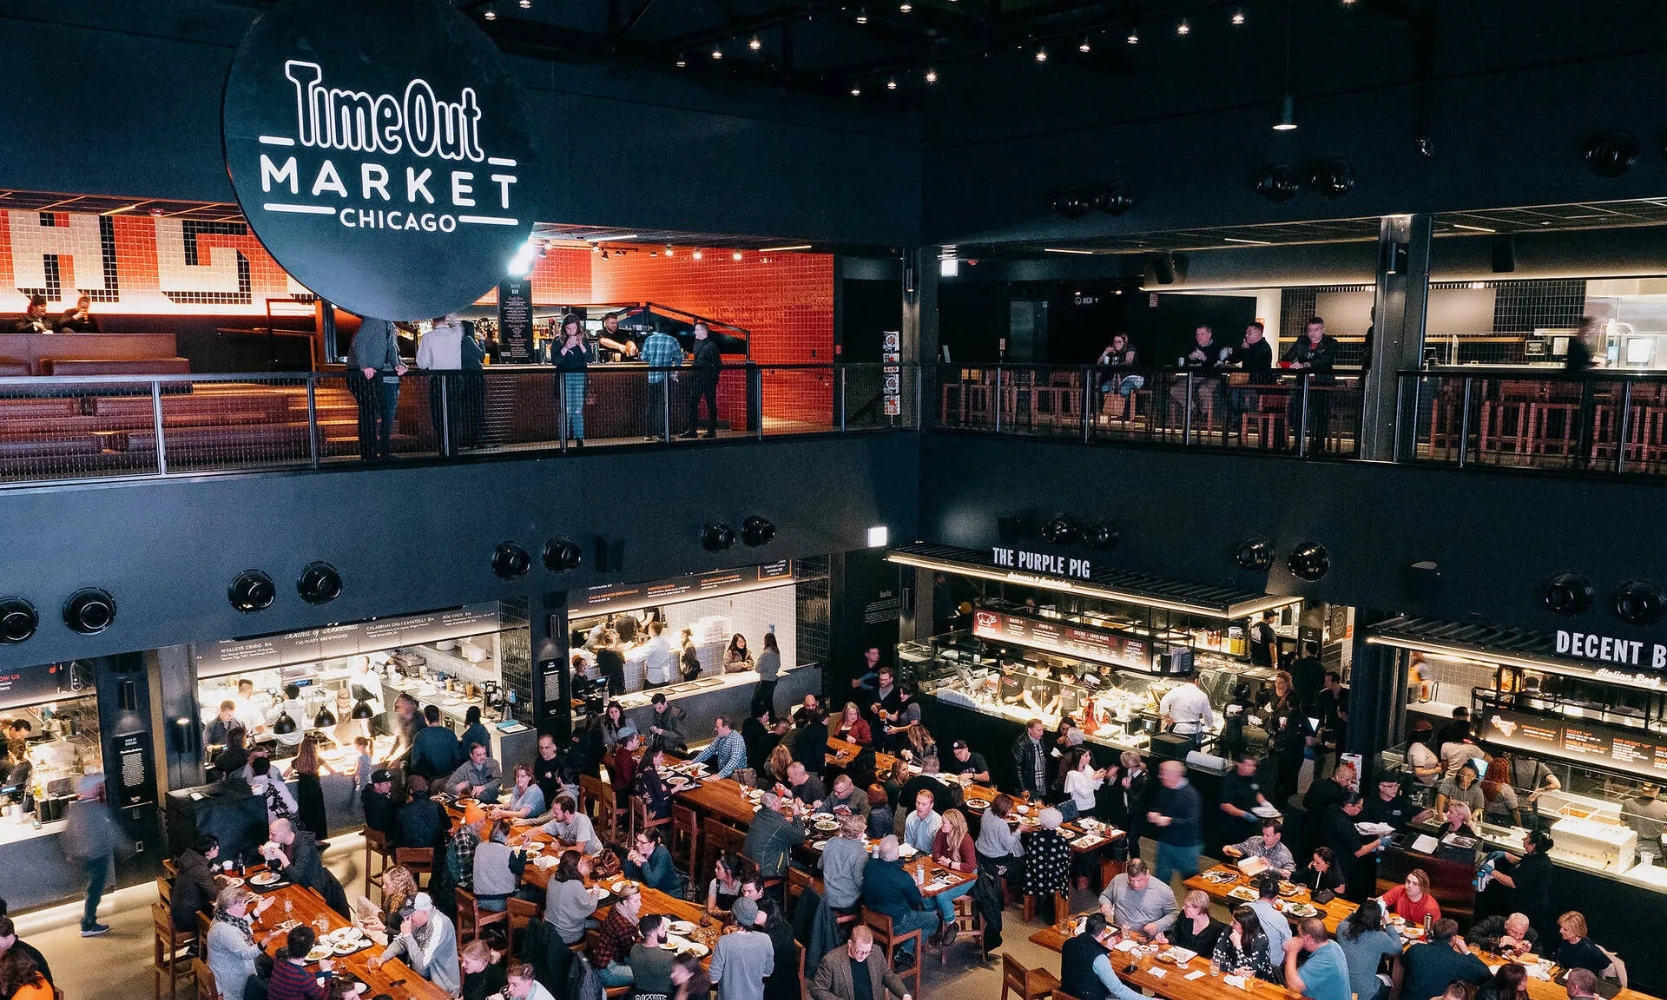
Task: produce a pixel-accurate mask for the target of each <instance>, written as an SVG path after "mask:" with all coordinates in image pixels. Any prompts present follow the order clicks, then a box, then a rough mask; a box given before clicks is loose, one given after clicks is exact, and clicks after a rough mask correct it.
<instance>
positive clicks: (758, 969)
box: [707, 896, 776, 1000]
mask: <svg viewBox="0 0 1667 1000" xmlns="http://www.w3.org/2000/svg"><path fill="white" fill-rule="evenodd" d="M730 913H732V914H733V915H734V917H735V927H736V933H734V934H725V935H724V936H723V937H721V938H719V939H718V946H717V948H716V949H715V950H714V951H713V952H712V967H711V969H710V970H709V972H708V973H707V975H708V976H709V977H710V978H711V980H712V985H713V986H715V987H717V991H718V1000H764V980H765V979H766V978H768V977H769V975H770V974H771V973H772V972H774V971H775V969H776V949H775V945H773V944H771V942H770V938H769V936H768V935H765V934H761V933H758V931H757V930H756V922H757V920H758V904H757V903H756V902H754V901H753V900H751V899H748V898H747V897H746V896H742V897H741V898H740V899H737V900H736V901H735V905H734V906H733V907H732V908H731V909H730Z"/></svg>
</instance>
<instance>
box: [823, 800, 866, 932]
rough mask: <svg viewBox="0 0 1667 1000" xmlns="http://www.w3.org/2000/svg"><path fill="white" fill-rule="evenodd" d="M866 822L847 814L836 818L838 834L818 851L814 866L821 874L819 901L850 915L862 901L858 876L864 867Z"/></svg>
mask: <svg viewBox="0 0 1667 1000" xmlns="http://www.w3.org/2000/svg"><path fill="white" fill-rule="evenodd" d="M865 833H867V823H866V821H865V820H864V819H863V817H861V816H858V815H855V814H847V815H845V816H841V817H840V819H839V833H838V834H837V835H836V836H835V837H833V838H832V839H831V840H829V841H828V843H827V846H826V847H824V848H822V856H821V857H820V858H818V859H817V861H816V865H817V867H818V868H820V869H821V871H822V901H823V902H825V903H827V904H828V906H829V907H830V908H832V909H834V910H837V911H839V912H841V913H850V912H853V911H854V910H855V909H856V907H857V903H858V902H860V901H861V900H862V873H863V870H864V869H865V868H867V867H868V843H867V841H866V840H865V839H864V834H865Z"/></svg>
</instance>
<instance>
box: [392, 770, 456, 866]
mask: <svg viewBox="0 0 1667 1000" xmlns="http://www.w3.org/2000/svg"><path fill="white" fill-rule="evenodd" d="M406 788H407V789H408V790H409V791H410V793H411V801H409V802H407V803H405V805H403V806H401V807H400V809H399V818H398V820H397V821H396V823H395V828H396V830H397V834H396V836H395V837H394V846H395V847H420V848H427V849H430V850H432V849H435V848H439V847H441V846H443V845H444V844H445V842H446V837H447V836H448V835H449V834H450V832H451V816H450V814H448V813H447V812H446V810H445V807H444V806H442V805H440V803H438V802H436V801H434V800H433V799H431V798H429V797H428V780H427V779H426V778H424V777H423V776H422V775H420V774H413V775H412V776H411V778H410V780H409V781H408V782H407V783H406Z"/></svg>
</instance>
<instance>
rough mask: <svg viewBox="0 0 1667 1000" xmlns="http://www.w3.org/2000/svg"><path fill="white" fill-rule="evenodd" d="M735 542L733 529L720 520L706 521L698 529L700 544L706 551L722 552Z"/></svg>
mask: <svg viewBox="0 0 1667 1000" xmlns="http://www.w3.org/2000/svg"><path fill="white" fill-rule="evenodd" d="M734 544H735V529H734V528H731V527H730V526H729V525H727V524H725V523H723V522H722V521H707V522H706V527H704V528H702V529H700V546H701V548H703V549H705V550H706V551H708V552H722V551H723V550H725V549H727V548H729V547H730V546H732V545H734Z"/></svg>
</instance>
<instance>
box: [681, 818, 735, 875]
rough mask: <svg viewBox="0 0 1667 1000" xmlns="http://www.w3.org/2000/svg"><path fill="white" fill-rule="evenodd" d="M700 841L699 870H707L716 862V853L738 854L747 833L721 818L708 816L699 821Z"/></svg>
mask: <svg viewBox="0 0 1667 1000" xmlns="http://www.w3.org/2000/svg"><path fill="white" fill-rule="evenodd" d="M700 842H701V851H702V855H701V861H700V871H702V872H709V871H711V870H712V866H713V865H715V864H717V863H718V855H720V854H724V853H729V854H740V853H741V847H742V845H743V844H745V843H746V842H747V835H746V834H744V833H742V832H741V831H740V830H737V829H735V828H734V827H733V826H730V825H729V824H728V823H725V822H724V821H723V820H721V819H714V818H712V817H710V816H709V817H707V818H706V820H705V821H704V822H703V823H701V831H700ZM692 870H693V869H691V871H692Z"/></svg>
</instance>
